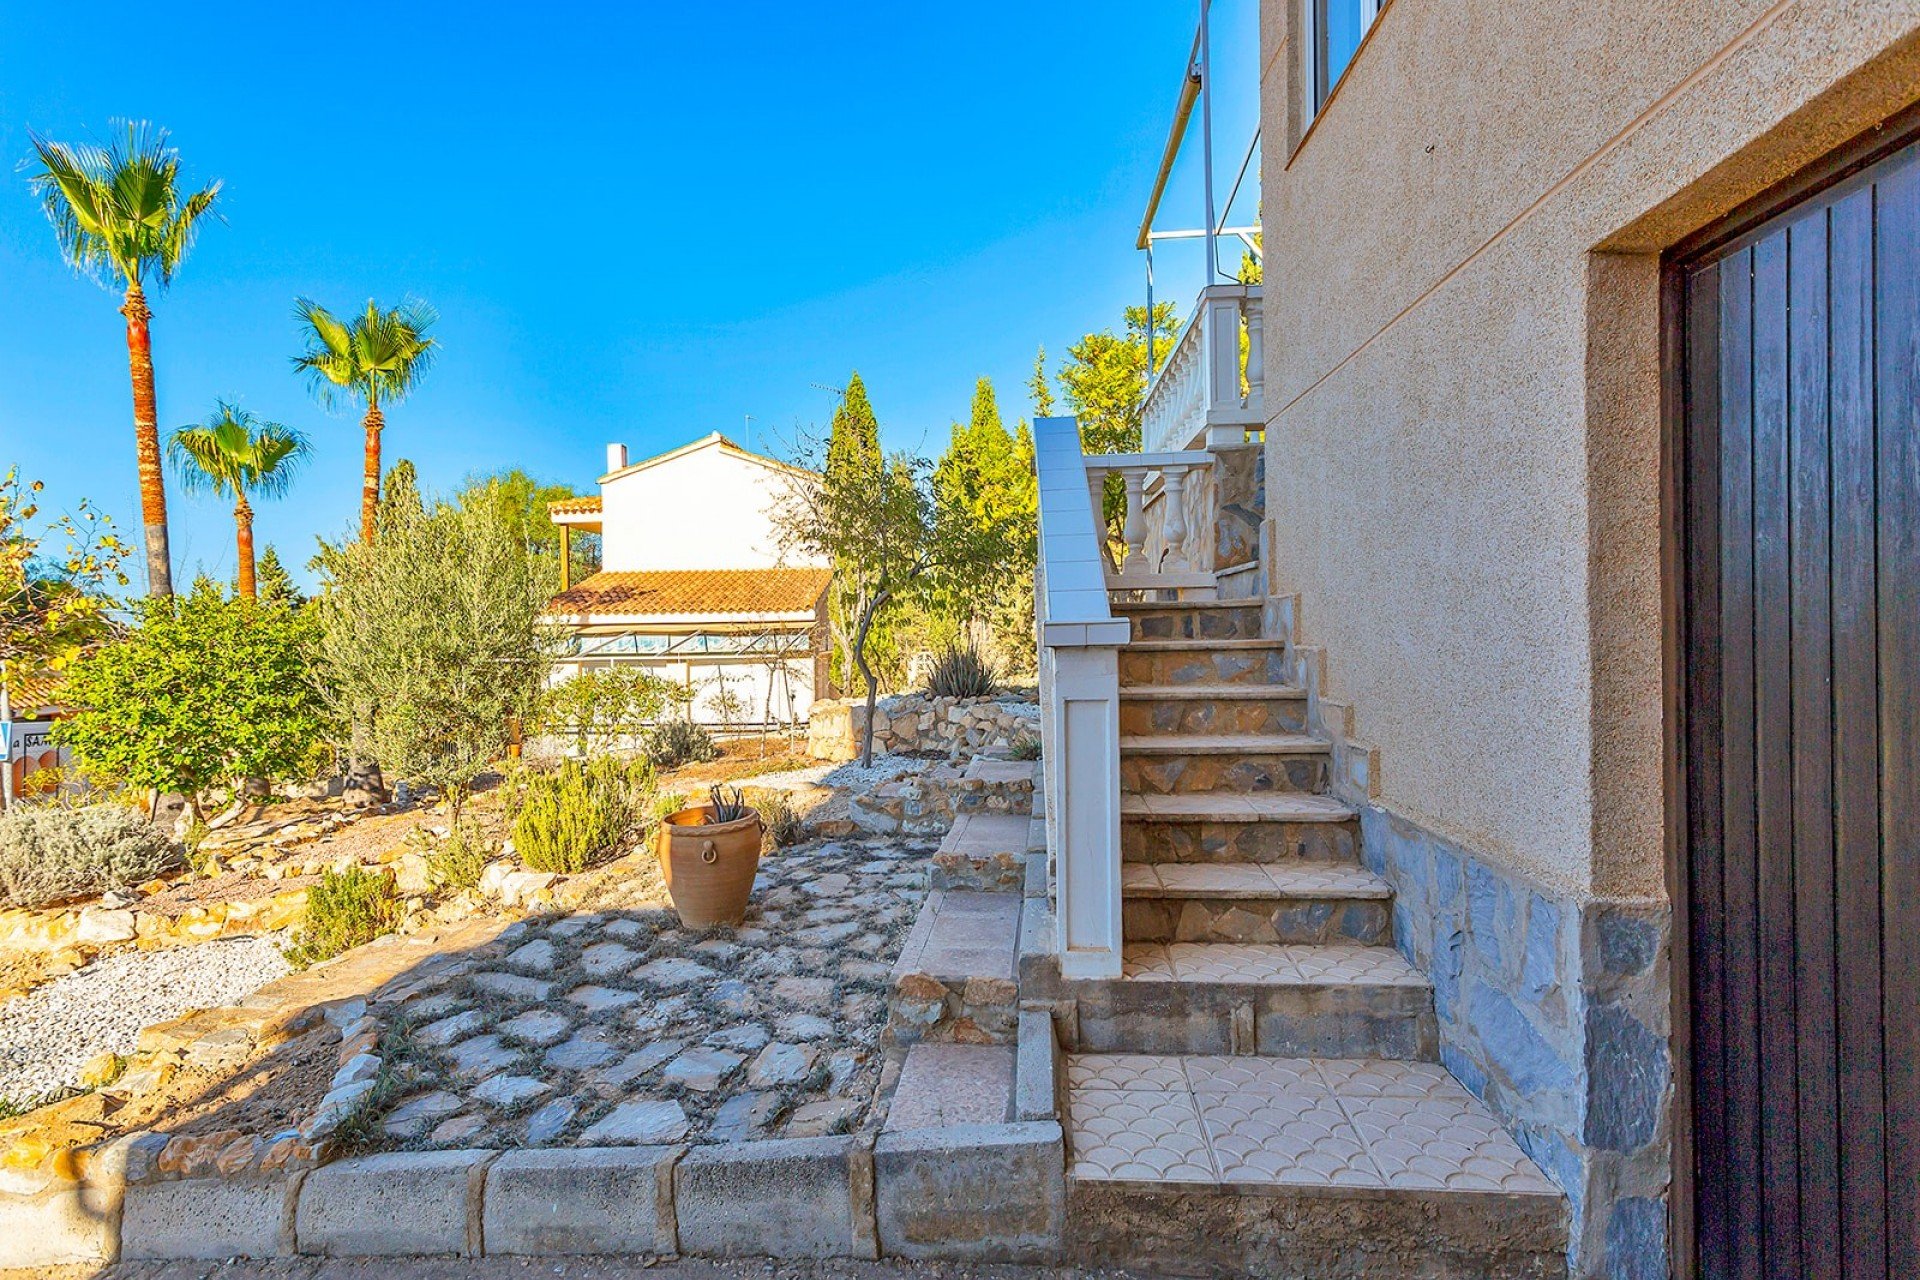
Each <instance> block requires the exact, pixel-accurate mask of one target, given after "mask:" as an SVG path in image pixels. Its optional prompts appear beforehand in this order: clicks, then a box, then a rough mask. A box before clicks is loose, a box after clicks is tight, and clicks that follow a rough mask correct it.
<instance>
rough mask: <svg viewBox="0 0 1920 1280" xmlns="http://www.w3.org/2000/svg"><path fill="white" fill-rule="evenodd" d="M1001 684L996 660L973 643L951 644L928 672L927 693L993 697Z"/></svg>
mask: <svg viewBox="0 0 1920 1280" xmlns="http://www.w3.org/2000/svg"><path fill="white" fill-rule="evenodd" d="M999 687H1000V673H999V672H998V671H996V670H995V669H994V666H993V661H992V660H991V659H990V658H988V657H987V656H986V655H985V654H983V653H981V652H980V650H978V649H977V648H975V647H974V646H973V645H972V644H971V643H969V644H964V645H962V644H954V645H948V646H947V647H946V648H945V649H942V650H941V651H940V653H939V655H938V656H937V657H935V658H934V660H933V666H932V668H931V669H930V670H929V671H928V672H927V692H928V693H930V694H932V695H933V696H934V697H936V698H989V697H992V696H993V694H994V692H995V690H997V689H998V688H999Z"/></svg>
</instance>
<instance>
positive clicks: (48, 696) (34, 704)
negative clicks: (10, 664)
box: [7, 674, 66, 719]
mask: <svg viewBox="0 0 1920 1280" xmlns="http://www.w3.org/2000/svg"><path fill="white" fill-rule="evenodd" d="M65 683H66V682H65V681H63V680H62V679H61V678H60V677H59V676H58V675H52V674H48V675H39V676H18V675H16V676H10V677H8V680H7V696H8V698H9V699H10V700H11V702H12V705H13V714H14V715H15V716H16V717H20V718H24V719H37V718H38V717H39V714H40V713H41V712H42V711H46V710H50V709H52V708H54V707H57V706H59V705H60V690H61V688H62V687H63V686H64V684H65Z"/></svg>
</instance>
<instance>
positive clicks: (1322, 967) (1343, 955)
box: [1286, 942, 1427, 986]
mask: <svg viewBox="0 0 1920 1280" xmlns="http://www.w3.org/2000/svg"><path fill="white" fill-rule="evenodd" d="M1286 950H1287V951H1288V952H1289V953H1290V955H1289V957H1288V959H1289V960H1290V961H1291V962H1292V964H1293V972H1294V974H1295V975H1296V981H1300V982H1310V983H1348V982H1367V983H1379V984H1392V985H1395V986H1424V985H1425V984H1426V981H1427V980H1426V978H1425V977H1423V976H1422V975H1421V974H1420V972H1419V971H1418V970H1417V969H1415V968H1414V967H1413V966H1412V965H1410V964H1408V963H1407V962H1406V959H1405V958H1404V957H1403V956H1401V954H1400V953H1399V952H1398V951H1395V950H1394V949H1393V948H1392V947H1369V946H1366V945H1364V944H1361V943H1357V942H1329V943H1318V944H1315V945H1312V946H1296V947H1288V948H1286Z"/></svg>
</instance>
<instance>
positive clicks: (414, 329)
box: [293, 298, 440, 542]
mask: <svg viewBox="0 0 1920 1280" xmlns="http://www.w3.org/2000/svg"><path fill="white" fill-rule="evenodd" d="M293 311H294V314H295V315H296V316H298V317H299V319H300V324H301V329H302V336H303V337H304V338H305V339H306V344H307V349H306V350H305V351H304V352H302V353H301V354H300V355H297V356H295V357H294V358H293V367H294V368H296V369H298V370H300V371H301V372H303V373H305V374H306V375H307V376H308V377H309V378H310V379H311V380H312V383H313V389H314V394H315V395H317V396H318V397H319V398H320V402H321V403H322V404H324V405H326V406H327V407H328V408H332V407H333V405H334V403H335V401H336V398H337V397H338V396H340V395H341V394H343V393H344V394H346V395H348V396H351V397H353V398H354V399H355V400H356V401H358V402H360V403H362V404H365V405H366V406H367V412H366V416H365V417H364V418H363V419H362V420H361V425H362V426H364V427H365V428H366V432H367V445H366V457H365V465H364V468H363V470H362V472H361V479H360V540H361V541H362V542H372V541H373V518H374V513H375V511H376V510H378V508H379V506H380V432H381V429H382V428H384V427H385V426H386V424H387V420H386V417H385V415H384V414H382V413H381V412H380V405H381V402H382V401H385V402H386V403H388V404H398V403H399V402H400V401H401V400H402V399H404V398H405V397H406V394H407V393H408V392H409V391H412V390H413V389H414V387H416V386H418V385H419V382H420V378H421V375H423V374H425V373H426V371H427V367H428V366H429V365H430V364H432V363H433V353H434V351H435V350H436V349H437V348H438V346H439V344H438V343H437V342H435V341H434V340H433V339H432V338H429V337H428V336H427V330H428V328H430V327H431V326H432V324H433V322H434V321H435V320H438V319H439V318H440V317H439V313H438V312H436V311H434V309H433V308H432V307H430V306H428V305H427V304H426V303H424V302H416V301H413V300H411V299H409V300H408V301H406V302H403V303H401V304H400V305H399V306H397V307H395V308H393V309H392V310H391V311H382V310H380V308H379V307H378V306H377V305H375V304H374V302H373V300H372V299H368V300H367V309H366V311H365V312H364V313H362V314H360V315H357V316H355V317H354V318H353V319H352V321H351V322H347V323H342V322H341V321H340V320H337V319H335V318H334V316H333V315H332V314H330V313H329V312H328V311H327V309H326V308H325V307H322V306H321V305H320V304H319V303H317V302H312V301H309V300H308V299H306V298H300V299H298V300H297V301H295V303H294V304H293Z"/></svg>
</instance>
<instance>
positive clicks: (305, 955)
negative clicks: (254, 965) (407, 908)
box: [286, 866, 402, 969]
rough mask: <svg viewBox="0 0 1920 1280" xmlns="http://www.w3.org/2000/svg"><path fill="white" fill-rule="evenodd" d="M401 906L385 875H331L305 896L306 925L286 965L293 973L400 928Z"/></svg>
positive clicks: (354, 871) (351, 870) (355, 871)
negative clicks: (289, 966)
mask: <svg viewBox="0 0 1920 1280" xmlns="http://www.w3.org/2000/svg"><path fill="white" fill-rule="evenodd" d="M401 914H402V912H401V906H400V901H399V899H398V898H396V897H395V896H394V893H393V880H392V878H391V877H389V876H388V875H387V874H386V873H385V872H380V871H368V870H365V869H364V868H361V867H358V866H352V867H347V868H346V869H344V870H341V871H329V872H327V873H326V874H325V875H323V876H321V877H320V883H319V884H316V885H314V886H313V887H312V888H311V889H308V890H307V920H306V923H305V924H304V925H302V926H301V928H300V933H299V935H298V936H297V937H295V939H294V942H293V945H292V946H291V947H288V948H287V951H286V956H287V960H288V961H289V962H290V963H292V964H293V965H294V967H295V968H301V969H304V968H306V967H307V966H308V965H310V964H316V963H318V962H319V961H322V960H330V959H332V958H333V957H334V956H337V955H339V954H340V953H341V952H343V951H351V950H352V949H353V948H355V947H358V946H361V945H364V944H365V943H369V942H372V941H373V940H374V939H375V938H377V937H379V936H380V935H381V934H383V933H392V932H393V931H394V930H395V929H397V928H399V927H400V919H401Z"/></svg>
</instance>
